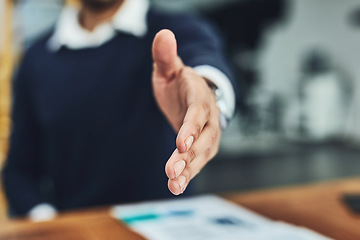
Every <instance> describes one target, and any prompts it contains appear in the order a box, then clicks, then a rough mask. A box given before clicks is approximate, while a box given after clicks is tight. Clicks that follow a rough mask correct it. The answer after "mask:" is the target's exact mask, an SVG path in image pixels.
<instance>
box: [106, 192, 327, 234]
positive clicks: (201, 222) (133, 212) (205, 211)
mask: <svg viewBox="0 0 360 240" xmlns="http://www.w3.org/2000/svg"><path fill="white" fill-rule="evenodd" d="M111 214H112V216H114V217H115V218H117V219H119V220H121V221H123V222H124V223H126V224H127V225H128V226H129V227H130V228H131V229H132V230H134V231H135V232H138V233H140V234H141V235H143V236H144V237H145V238H147V239H151V240H203V239H204V240H215V239H216V240H218V239H222V240H242V239H244V240H328V239H330V238H327V237H325V236H322V235H320V234H318V233H315V232H313V231H311V230H308V229H305V228H301V227H296V226H293V225H290V224H286V223H283V222H275V221H272V220H270V219H267V218H265V217H263V216H260V215H258V214H256V213H254V212H251V211H249V210H247V209H245V208H243V207H241V206H238V205H235V204H233V203H230V202H228V201H226V200H224V199H222V198H220V197H217V196H215V195H206V196H199V197H191V198H183V199H180V200H167V201H154V202H144V203H137V204H128V205H120V206H116V207H114V208H113V209H112V212H111Z"/></svg>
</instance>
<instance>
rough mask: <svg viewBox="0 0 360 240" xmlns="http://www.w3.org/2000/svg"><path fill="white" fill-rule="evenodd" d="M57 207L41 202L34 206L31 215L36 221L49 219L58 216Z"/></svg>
mask: <svg viewBox="0 0 360 240" xmlns="http://www.w3.org/2000/svg"><path fill="white" fill-rule="evenodd" d="M56 213H57V211H56V209H55V207H54V206H52V205H51V204H48V203H41V204H38V205H36V206H35V207H33V208H32V209H31V210H30V212H29V214H28V215H29V217H30V219H31V220H32V221H34V222H41V221H49V220H51V219H54V218H55V216H56Z"/></svg>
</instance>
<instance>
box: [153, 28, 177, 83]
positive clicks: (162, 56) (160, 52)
mask: <svg viewBox="0 0 360 240" xmlns="http://www.w3.org/2000/svg"><path fill="white" fill-rule="evenodd" d="M152 54H153V60H154V71H155V72H154V76H156V77H163V78H166V79H167V80H168V81H170V80H171V79H173V77H174V76H175V75H176V74H177V73H178V72H179V71H180V70H181V69H182V68H183V67H184V64H183V63H182V61H181V59H180V57H179V56H178V55H177V43H176V39H175V35H174V34H173V32H172V31H170V30H167V29H163V30H161V31H159V32H158V33H157V34H156V36H155V38H154V41H153V47H152Z"/></svg>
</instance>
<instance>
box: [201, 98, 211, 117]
mask: <svg viewBox="0 0 360 240" xmlns="http://www.w3.org/2000/svg"><path fill="white" fill-rule="evenodd" d="M201 110H202V111H204V112H205V115H206V119H209V117H210V106H209V104H208V103H207V102H204V103H202V104H201Z"/></svg>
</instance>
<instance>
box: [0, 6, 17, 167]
mask: <svg viewBox="0 0 360 240" xmlns="http://www.w3.org/2000/svg"><path fill="white" fill-rule="evenodd" d="M0 11H2V12H1V14H0V16H1V18H2V19H1V21H0V24H1V27H0V31H1V34H0V44H1V45H0V166H1V164H2V163H3V161H4V158H5V154H6V151H7V148H8V137H9V132H10V102H11V100H10V99H11V91H10V85H11V76H12V70H13V66H14V53H13V51H12V50H13V38H12V14H13V1H12V0H3V1H2V8H0Z"/></svg>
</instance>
